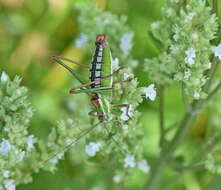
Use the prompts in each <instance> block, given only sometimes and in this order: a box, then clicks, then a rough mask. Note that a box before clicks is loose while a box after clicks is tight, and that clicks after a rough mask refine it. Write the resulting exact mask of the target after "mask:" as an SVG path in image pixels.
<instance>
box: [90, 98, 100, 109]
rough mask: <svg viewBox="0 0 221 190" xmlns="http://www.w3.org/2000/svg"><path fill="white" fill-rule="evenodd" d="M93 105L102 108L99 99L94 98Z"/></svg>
mask: <svg viewBox="0 0 221 190" xmlns="http://www.w3.org/2000/svg"><path fill="white" fill-rule="evenodd" d="M91 103H92V104H93V105H95V106H96V107H99V106H100V102H99V100H98V99H93V98H91Z"/></svg>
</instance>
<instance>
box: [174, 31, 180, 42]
mask: <svg viewBox="0 0 221 190" xmlns="http://www.w3.org/2000/svg"><path fill="white" fill-rule="evenodd" d="M179 38H180V36H179V33H178V31H176V32H175V34H174V35H173V39H174V40H175V41H177V40H179Z"/></svg>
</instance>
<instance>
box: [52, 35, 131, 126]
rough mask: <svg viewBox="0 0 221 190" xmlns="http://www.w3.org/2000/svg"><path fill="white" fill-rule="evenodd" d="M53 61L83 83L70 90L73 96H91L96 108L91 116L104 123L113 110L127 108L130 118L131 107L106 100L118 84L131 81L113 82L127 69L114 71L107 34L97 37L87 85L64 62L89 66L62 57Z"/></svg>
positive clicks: (55, 57) (56, 57) (90, 113)
mask: <svg viewBox="0 0 221 190" xmlns="http://www.w3.org/2000/svg"><path fill="white" fill-rule="evenodd" d="M53 60H55V61H56V62H57V63H59V64H60V65H62V66H63V67H64V68H66V69H67V70H68V71H69V72H70V73H71V74H72V75H73V76H74V77H75V78H76V79H77V80H78V81H79V82H80V83H81V86H78V87H77V88H76V87H75V88H72V89H71V90H70V93H71V94H78V93H86V94H88V95H89V96H90V100H91V103H92V105H93V106H94V109H93V110H92V111H91V112H89V115H91V116H94V117H98V119H99V120H100V121H101V122H103V121H107V120H108V112H109V111H110V109H111V108H116V107H126V108H127V109H126V110H127V115H128V117H129V114H128V110H129V105H127V104H122V105H112V106H111V105H110V104H109V102H108V101H107V99H106V97H107V96H111V95H112V91H113V88H114V86H115V84H116V83H119V82H120V83H121V82H129V81H130V80H131V79H126V80H123V81H118V82H113V76H114V75H116V74H118V72H119V71H120V70H122V69H125V67H120V68H118V69H117V70H116V71H113V66H112V56H111V51H110V47H109V45H108V41H107V37H106V35H105V34H100V35H97V36H96V41H95V53H94V55H93V59H92V63H91V67H90V70H89V71H90V77H89V79H90V81H89V82H86V83H85V82H84V81H83V80H82V79H81V77H80V76H79V75H78V73H77V72H76V71H74V70H73V69H72V68H70V67H69V66H67V65H66V64H64V63H63V62H62V60H65V61H69V62H71V63H74V64H77V65H80V66H85V67H88V66H86V65H82V64H80V63H77V62H75V61H72V60H69V59H67V58H63V57H61V56H53Z"/></svg>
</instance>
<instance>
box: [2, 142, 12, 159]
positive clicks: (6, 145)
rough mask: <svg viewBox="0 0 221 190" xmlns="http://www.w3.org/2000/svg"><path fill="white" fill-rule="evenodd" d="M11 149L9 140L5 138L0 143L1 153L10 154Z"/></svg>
mask: <svg viewBox="0 0 221 190" xmlns="http://www.w3.org/2000/svg"><path fill="white" fill-rule="evenodd" d="M10 149H11V145H10V143H9V141H8V140H5V139H3V141H2V142H1V144H0V154H1V155H3V156H6V155H8V153H9V151H10Z"/></svg>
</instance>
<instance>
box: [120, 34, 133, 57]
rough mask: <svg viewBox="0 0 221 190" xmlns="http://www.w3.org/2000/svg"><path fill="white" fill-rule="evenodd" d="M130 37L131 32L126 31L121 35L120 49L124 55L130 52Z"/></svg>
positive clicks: (131, 35) (131, 36)
mask: <svg viewBox="0 0 221 190" xmlns="http://www.w3.org/2000/svg"><path fill="white" fill-rule="evenodd" d="M132 39H133V33H126V34H124V35H123V36H122V37H121V40H120V49H121V50H122V51H123V53H124V54H125V55H128V54H129V53H130V50H131V48H132Z"/></svg>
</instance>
